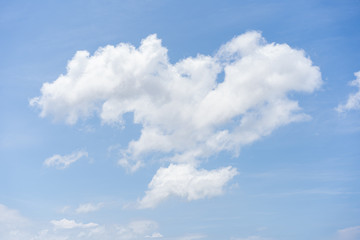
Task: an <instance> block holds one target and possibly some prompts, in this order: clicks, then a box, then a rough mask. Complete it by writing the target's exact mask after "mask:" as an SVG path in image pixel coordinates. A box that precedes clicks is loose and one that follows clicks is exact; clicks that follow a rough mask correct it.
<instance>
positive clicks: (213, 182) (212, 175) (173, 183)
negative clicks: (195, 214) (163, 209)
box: [139, 164, 238, 208]
mask: <svg viewBox="0 0 360 240" xmlns="http://www.w3.org/2000/svg"><path fill="white" fill-rule="evenodd" d="M237 173H238V172H237V170H236V169H235V168H232V167H225V168H220V169H215V170H211V171H208V170H205V169H200V170H198V169H196V168H195V167H194V166H192V165H190V164H170V166H169V167H167V168H160V169H159V170H158V171H157V173H156V174H155V176H154V177H153V179H152V181H151V182H150V184H149V189H150V190H148V191H147V192H146V195H145V197H144V198H143V199H141V200H140V201H139V208H153V207H155V206H156V205H157V204H159V203H160V202H161V201H163V200H165V199H166V198H168V197H169V196H172V195H173V196H178V197H182V198H186V199H187V200H188V201H191V200H196V199H202V198H206V197H214V196H218V195H221V194H222V193H223V187H224V185H225V184H226V183H227V182H228V181H229V180H230V179H232V178H233V177H234V176H235V175H237Z"/></svg>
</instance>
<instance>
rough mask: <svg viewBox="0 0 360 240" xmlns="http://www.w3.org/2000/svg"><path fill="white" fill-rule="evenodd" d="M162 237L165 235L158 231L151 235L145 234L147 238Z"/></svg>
mask: <svg viewBox="0 0 360 240" xmlns="http://www.w3.org/2000/svg"><path fill="white" fill-rule="evenodd" d="M162 237H163V235H162V234H161V233H158V232H154V233H153V234H151V235H147V236H145V238H162Z"/></svg>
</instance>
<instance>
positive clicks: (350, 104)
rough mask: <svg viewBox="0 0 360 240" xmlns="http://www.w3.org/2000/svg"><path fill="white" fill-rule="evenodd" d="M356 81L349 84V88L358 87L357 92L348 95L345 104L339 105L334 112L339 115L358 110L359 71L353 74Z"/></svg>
mask: <svg viewBox="0 0 360 240" xmlns="http://www.w3.org/2000/svg"><path fill="white" fill-rule="evenodd" d="M354 75H355V77H356V79H355V80H353V81H351V82H350V83H349V85H350V86H354V87H358V88H359V89H358V91H357V92H356V93H354V94H350V95H349V97H348V99H347V102H346V103H345V104H339V105H338V106H337V107H336V108H335V110H336V111H337V112H339V113H342V112H346V111H350V110H359V109H360V71H359V72H355V73H354Z"/></svg>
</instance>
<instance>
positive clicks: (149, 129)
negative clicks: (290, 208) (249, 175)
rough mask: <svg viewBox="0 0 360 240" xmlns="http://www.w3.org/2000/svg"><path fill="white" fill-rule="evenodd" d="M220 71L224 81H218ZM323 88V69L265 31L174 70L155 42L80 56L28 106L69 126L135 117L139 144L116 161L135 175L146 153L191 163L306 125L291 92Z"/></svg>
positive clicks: (247, 35)
mask: <svg viewBox="0 0 360 240" xmlns="http://www.w3.org/2000/svg"><path fill="white" fill-rule="evenodd" d="M222 71H224V72H225V79H224V81H223V82H222V83H217V77H218V75H219V73H220V72H222ZM321 83H322V81H321V74H320V71H319V68H318V67H315V66H313V65H312V62H311V60H310V59H309V58H307V57H306V56H305V53H304V52H303V51H302V50H295V49H292V48H291V47H289V46H288V45H286V44H275V43H266V41H265V39H264V38H262V36H261V34H260V33H259V32H254V31H253V32H248V33H245V34H243V35H240V36H238V37H235V38H234V39H232V40H231V41H229V42H228V43H226V44H225V45H223V46H222V47H221V48H220V50H219V51H218V53H217V54H216V55H215V56H204V55H198V56H196V57H193V58H191V57H189V58H186V59H183V60H181V61H179V62H177V63H176V64H171V63H170V62H169V60H168V56H167V49H166V48H165V47H163V46H162V45H161V40H159V39H158V38H157V37H156V35H150V36H148V37H147V38H145V39H144V40H142V42H141V45H140V47H139V48H135V47H134V46H132V45H130V44H124V43H121V44H119V45H117V46H110V45H109V46H106V47H103V48H99V49H98V50H97V51H96V53H95V54H94V55H93V56H90V54H89V53H88V52H86V51H78V52H77V53H76V54H75V56H74V58H73V59H72V60H71V61H70V62H69V64H68V66H67V74H65V75H61V76H60V77H59V78H58V79H57V80H56V81H54V82H52V83H45V84H44V85H43V86H42V88H41V93H42V94H41V96H39V97H36V98H33V99H32V100H31V102H30V103H31V105H33V106H37V107H39V108H40V109H41V116H42V117H45V116H49V115H52V116H53V117H54V118H55V119H58V120H61V119H63V120H65V121H66V122H67V123H69V124H74V123H76V122H77V120H78V119H79V118H86V117H90V116H92V115H93V114H97V115H99V116H100V118H101V119H102V121H103V122H104V123H114V122H118V123H121V122H122V121H123V119H122V115H123V114H124V113H126V112H133V113H134V121H135V122H136V123H139V124H142V127H143V128H142V131H141V136H140V138H139V139H137V140H133V141H131V142H130V143H129V145H128V147H127V149H124V150H123V158H122V160H121V161H120V163H121V164H122V165H124V166H125V165H127V166H131V164H133V166H136V167H135V168H134V169H133V170H136V168H137V167H139V166H141V164H139V162H141V161H142V156H143V155H144V154H147V153H149V152H153V151H158V152H163V153H169V154H173V153H174V154H173V156H177V157H176V158H174V159H176V160H179V161H187V162H189V161H192V160H193V158H201V157H207V156H209V155H211V154H214V153H216V152H219V151H222V150H234V151H238V149H239V147H241V146H242V145H243V144H247V143H251V142H253V141H255V140H257V139H259V138H260V137H262V136H265V135H268V134H270V133H271V132H272V131H273V130H274V129H276V128H278V127H280V126H282V125H285V124H288V123H290V122H294V121H301V120H304V119H307V116H306V115H305V114H302V113H299V111H300V107H299V106H298V103H297V102H296V101H294V100H291V99H289V97H288V94H289V93H291V92H294V91H297V92H312V91H314V90H315V89H317V88H319V87H320V85H321ZM189 156H190V157H189Z"/></svg>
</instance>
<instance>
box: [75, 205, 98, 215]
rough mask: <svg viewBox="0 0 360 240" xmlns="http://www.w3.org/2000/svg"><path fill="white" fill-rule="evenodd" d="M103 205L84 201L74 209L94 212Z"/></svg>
mask: <svg viewBox="0 0 360 240" xmlns="http://www.w3.org/2000/svg"><path fill="white" fill-rule="evenodd" d="M103 206H104V203H97V204H92V203H84V204H80V205H79V207H78V208H77V209H76V210H75V211H76V213H89V212H95V211H98V210H99V209H100V208H102V207H103Z"/></svg>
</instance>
